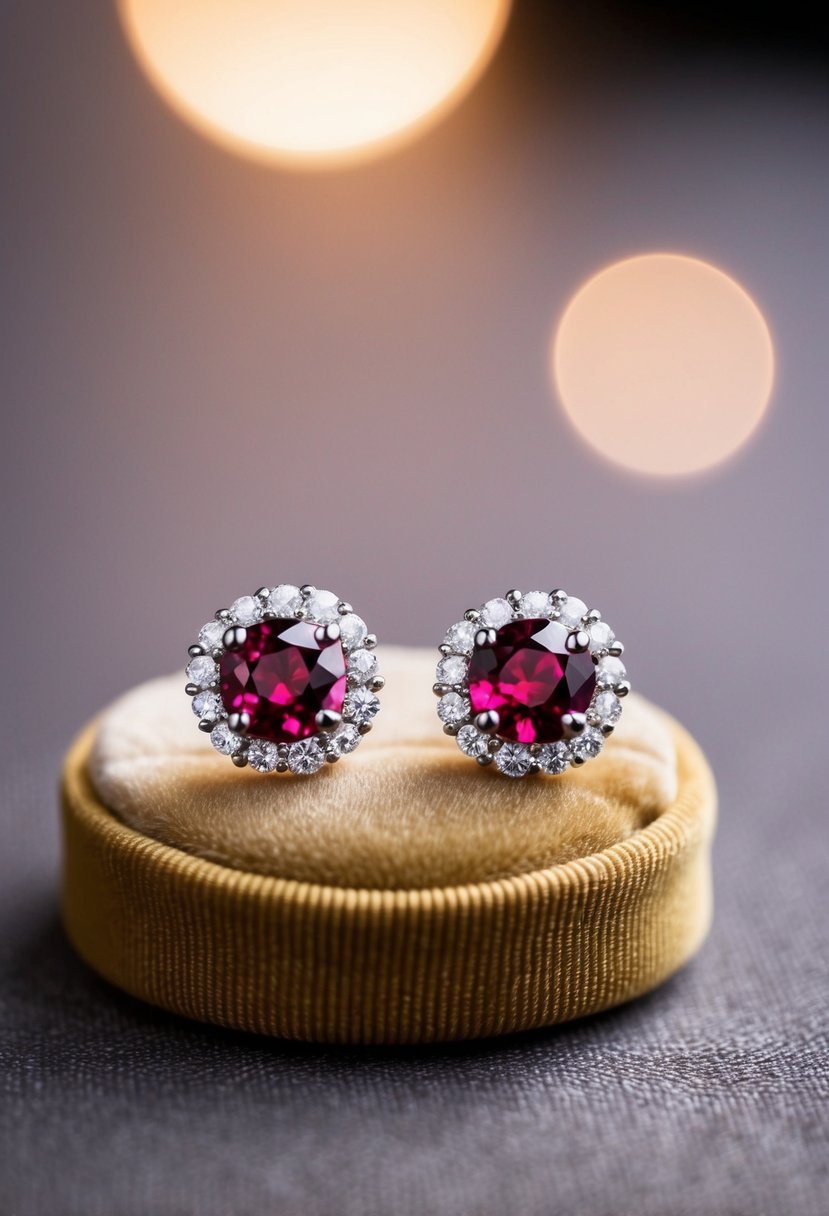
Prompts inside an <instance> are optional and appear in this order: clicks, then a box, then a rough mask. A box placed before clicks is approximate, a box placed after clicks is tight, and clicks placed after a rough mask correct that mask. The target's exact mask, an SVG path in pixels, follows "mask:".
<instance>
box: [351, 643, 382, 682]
mask: <svg viewBox="0 0 829 1216" xmlns="http://www.w3.org/2000/svg"><path fill="white" fill-rule="evenodd" d="M376 670H377V655H376V654H373V653H372V652H371V651H370V650H352V652H351V654H350V655H349V656H348V674H349V676H352V677H353V678H354V679H355V680H359V682H360V683H361V684H365V683H367V682H368V681H369V680H370V679H371V677H372V676H373V675H374V673H375V672H376Z"/></svg>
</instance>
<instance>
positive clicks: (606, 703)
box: [592, 692, 622, 726]
mask: <svg viewBox="0 0 829 1216" xmlns="http://www.w3.org/2000/svg"><path fill="white" fill-rule="evenodd" d="M592 712H593V713H594V714H595V715H596V717H597V718H598V719H599V721H600V722H602V723H605V724H606V725H608V726H615V725H616V723H617V722H618V721H619V719H620V718H621V716H622V702H621V701H620V700H619V698H618V697H617V696H615V695H614V694H613V693H612V692H600V693H599V695H598V696H597V697H596V700H595V701H594V702H593V705H592Z"/></svg>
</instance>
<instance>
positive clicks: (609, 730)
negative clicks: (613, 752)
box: [600, 722, 613, 738]
mask: <svg viewBox="0 0 829 1216" xmlns="http://www.w3.org/2000/svg"><path fill="white" fill-rule="evenodd" d="M600 730H601V732H602V734H603V735H604V737H605V738H607V737H608V735H612V734H613V723H612V722H605V723H604V725H603V726H602V727H600Z"/></svg>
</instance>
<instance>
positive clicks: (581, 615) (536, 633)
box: [434, 590, 630, 777]
mask: <svg viewBox="0 0 829 1216" xmlns="http://www.w3.org/2000/svg"><path fill="white" fill-rule="evenodd" d="M517 622H525V624H523V625H517ZM623 653H624V646H623V645H622V643H621V642H620V641H619V640H618V639H617V638H616V635H615V634H614V632H613V630H612V629H611V628H610V626H609V625H608V624H607V622H606V621H605V620H603V618H602V615H601V613H600V612H598V611H597V610H596V609H588V608H587V605H586V604H585V603H584V602H583V601H582V600H580V599H577V598H576V597H575V596H571V595H568V594H567V593H566V592H565V591H561V590H557V591H552V592H546V591H530V592H526V593H522V592H520V591H508V592H507V594H506V595H505V596H503V597H500V596H499V597H497V598H496V599H492V600H488V601H487V602H486V603H485V604H483V605H482V606H481V607H480V608H477V609H475V608H472V609H469V611H468V612H466V613H465V614H464V617H463V620H461V621H458V622H457V623H456V624H454V625H452V626H451V627H450V628H449V629H448V630H447V633H446V636H445V638H444V640H443V643H442V644H441V646H440V656H441V657H440V660H439V662H438V666H437V673H436V683H435V684H434V693H435V695H436V696H437V697H438V704H437V712H438V717H439V718H440V720H441V722H442V723H443V729H444V731H445V732H446V734H448V735H452V736H454V737H455V738H456V740H457V743H458V746H459V748H460V749H461V751H462V752H463V753H464V754H465V755H467V756H469V757H470V758H471V759H474V760H475V761H476V762H477V763H478V764H480V765H487V764H491V763H492V762H493V761H494V762H495V766H496V768H497V769H498V770H499V771H500V772H501V773H503V774H504V775H505V776H507V777H526V776H528V775H530V774H533V773H539V772H542V773H547V774H550V775H560V774H561V773H563V772H566V770H567V769H568V768H569V767H570V766H571V765H573V766H576V767H578V766H579V765H582V764H584V763H585V762H586V761H587V760H591V759H594V758H595V757H596V756H598V755H599V753H600V752H601V750H602V746H603V744H604V740H605V739H606V738H607V736H608V735H610V734H611V733H612V732H613V730H614V728H615V726H616V724H617V723H618V721H619V718H620V717H621V713H622V698H624V697H625V696H627V694H628V693H629V692H630V684H629V682H628V680H627V672H626V670H625V667H624V665H623V664H622V661H621V656H622V654H623ZM522 662H525V663H527V664H528V665H529V667H530V668H531V670H529V671H528V672H525V673H524V674H523V675H522V674H521V664H522ZM544 664H546V668H545V667H544V666H543V665H544ZM568 667H569V669H570V670H569V671H568ZM522 679H523V683H524V693H525V696H524V700H523V701H522V693H521V681H522ZM545 679H546V681H547V690H548V694H549V695H548V696H547V698H546V700H545V698H544V695H543V693H544V691H545V689H544V687H543V684H544V680H545ZM499 681H500V683H499ZM516 681H518V683H516ZM539 688H541V691H539ZM516 690H518V691H516ZM530 691H531V693H532V695H531V696H530V695H529V692H530ZM476 699H477V700H478V702H479V703H478V704H477V705H476ZM484 702H488V703H497V704H498V705H499V706H500V712H499V710H498V709H495V708H489V707H484V705H483V703H484ZM545 732H546V733H545Z"/></svg>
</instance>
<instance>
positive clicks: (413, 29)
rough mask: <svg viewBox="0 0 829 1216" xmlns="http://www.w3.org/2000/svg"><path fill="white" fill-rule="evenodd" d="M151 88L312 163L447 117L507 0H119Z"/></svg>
mask: <svg viewBox="0 0 829 1216" xmlns="http://www.w3.org/2000/svg"><path fill="white" fill-rule="evenodd" d="M118 7H119V10H120V13H121V18H122V21H123V25H124V28H125V30H126V32H127V36H128V38H129V41H130V44H131V46H132V48H133V50H134V52H135V55H136V57H137V59H138V61H139V63H140V64H141V66H142V68H143V69H144V71H145V72H146V74H147V76H148V77H149V78H150V80H151V81H152V83H153V84H154V85H155V87H156V89H157V90H158V91H159V93H160V94H161V95H162V96H163V97H164V99H165V100H166V101H167V102H168V103H169V104H170V105H171V106H172V108H173V109H174V110H175V111H176V112H177V113H178V114H179V115H180V116H181V117H183V118H185V119H187V120H188V121H189V122H191V123H192V124H193V125H194V126H195V127H197V128H198V129H199V130H200V131H201V132H202V133H203V134H204V135H208V136H210V137H211V138H213V139H215V140H217V141H218V142H220V143H222V144H224V145H225V146H227V147H230V148H232V149H233V150H234V151H237V152H243V153H247V154H248V155H252V156H258V157H260V158H265V159H269V160H276V161H282V162H288V163H292V164H294V165H299V166H305V167H314V166H326V165H331V164H341V163H342V162H343V161H352V160H359V159H364V158H366V157H368V156H373V155H377V154H378V153H381V152H384V151H387V150H389V149H390V148H391V147H393V146H396V145H397V144H398V143H401V142H404V141H406V140H408V139H411V138H413V137H414V136H415V135H417V134H419V133H420V132H421V130H423V129H424V128H425V127H427V126H430V125H431V124H433V123H435V122H437V121H438V119H440V118H441V117H443V115H444V114H445V113H446V112H447V111H448V110H450V109H451V108H452V107H453V106H454V105H456V104H457V102H458V101H460V99H461V98H462V97H463V96H464V95H465V94H466V93H467V92H468V91H469V89H471V87H472V85H473V84H474V83H475V81H476V80H477V79H478V77H479V76H480V75H481V73H482V72H483V71H484V69H485V67H486V66H487V64H488V63H489V60H490V59H491V58H492V55H493V53H494V51H495V48H496V47H497V45H498V42H499V40H500V38H501V35H502V33H503V30H504V26H505V24H506V20H507V17H508V15H509V10H510V0H118Z"/></svg>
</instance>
